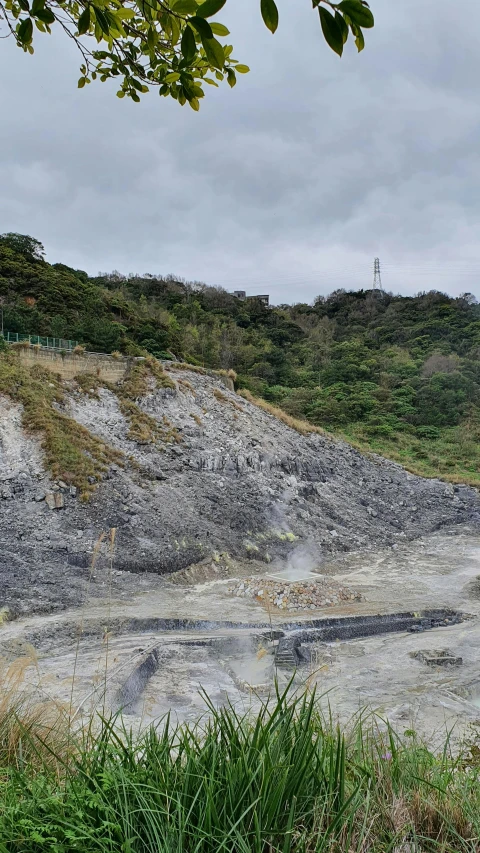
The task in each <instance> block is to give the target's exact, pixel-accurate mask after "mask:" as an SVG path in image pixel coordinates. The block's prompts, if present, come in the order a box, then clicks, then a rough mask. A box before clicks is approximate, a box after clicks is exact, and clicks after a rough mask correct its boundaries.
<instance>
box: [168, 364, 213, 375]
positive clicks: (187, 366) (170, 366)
mask: <svg viewBox="0 0 480 853" xmlns="http://www.w3.org/2000/svg"><path fill="white" fill-rule="evenodd" d="M165 369H166V370H189V371H190V372H191V373H201V374H202V375H203V376H206V375H207V371H206V370H205V368H204V367H200V366H199V365H198V364H189V363H188V362H187V361H171V362H169V363H168V364H167V365H165Z"/></svg>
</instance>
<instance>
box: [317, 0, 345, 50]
mask: <svg viewBox="0 0 480 853" xmlns="http://www.w3.org/2000/svg"><path fill="white" fill-rule="evenodd" d="M318 12H319V15H320V23H321V25H322V32H323V35H324V38H325V41H326V42H327V44H328V46H329V47H331V48H332V50H334V51H335V53H338V55H339V56H341V55H342V53H343V36H342V31H341V29H340V27H339V26H338V24H337V22H336V20H335V18H334V17H333V15H332V14H331V12H329V11H328V10H327V9H325V8H324V7H323V6H319V7H318Z"/></svg>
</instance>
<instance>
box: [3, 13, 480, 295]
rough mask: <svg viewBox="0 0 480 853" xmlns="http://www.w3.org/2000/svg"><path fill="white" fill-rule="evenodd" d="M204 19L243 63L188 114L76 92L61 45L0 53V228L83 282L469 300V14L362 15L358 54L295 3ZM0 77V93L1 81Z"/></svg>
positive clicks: (472, 266)
mask: <svg viewBox="0 0 480 853" xmlns="http://www.w3.org/2000/svg"><path fill="white" fill-rule="evenodd" d="M278 5H279V9H280V26H279V30H278V31H277V33H276V34H275V36H272V35H271V34H270V33H269V32H268V31H267V30H266V29H265V28H264V26H263V23H262V21H261V18H260V13H259V8H258V7H259V0H228V3H227V6H226V8H225V10H224V11H223V12H222V13H220V14H219V15H218V16H217V17H218V19H219V20H221V21H222V22H224V23H226V24H227V25H228V26H229V27H230V29H231V32H232V41H233V43H234V45H235V52H234V55H235V57H236V58H237V59H239V60H241V61H242V62H245V63H247V64H248V65H250V67H251V69H252V70H251V73H250V74H249V75H246V76H241V77H240V76H239V82H238V84H237V86H236V88H235V89H234V90H230V88H229V87H227V86H225V87H223V88H221V89H218V90H216V89H213V88H211V89H210V88H209V89H208V92H207V97H206V98H205V99H204V101H203V103H202V108H201V111H200V113H199V114H196V113H194V112H193V111H192V110H191V109H190V108H189V107H188V106H185V107H184V108H183V109H182V108H180V107H179V106H178V105H177V104H176V103H175V102H174V101H172V100H171V99H168V100H167V99H163V98H161V99H160V98H159V97H158V94H157V93H156V92H152V93H151V94H149V95H148V96H145V98H144V100H143V102H142V103H141V104H140V105H135V104H131V103H130V102H127V101H126V100H123V101H120V100H118V98H116V97H115V94H114V92H115V88H114V87H113V88H112V86H111V85H110V84H103V85H102V84H100V83H97V84H95V83H92V84H91V85H90V86H88V87H86V88H85V89H83V90H78V89H77V88H76V81H77V79H78V76H79V72H78V65H79V64H80V61H79V58H78V56H77V54H76V52H75V50H74V48H73V46H72V45H71V44H70V43H68V42H66V41H65V39H63V38H61V37H60V38H58V37H51V38H48V37H42V36H40V37H39V38H37V47H36V53H35V56H33V57H29V56H28V55H25V54H23V53H22V52H21V51H20V50H18V49H17V48H15V46H14V45H13V43H12V42H11V41H10V40H5V41H2V42H0V79H1V80H2V83H1V84H0V155H1V159H0V163H1V170H2V175H1V181H2V183H1V187H2V191H1V198H0V231H19V232H21V233H28V234H31V235H32V236H34V237H37V238H38V239H40V240H41V241H42V242H43V243H44V245H45V247H46V249H47V257H48V259H49V260H50V261H52V262H53V261H62V262H64V263H67V264H70V265H72V266H75V267H80V268H82V269H86V270H88V272H90V273H92V274H95V273H97V272H98V271H99V270H102V271H107V270H112V269H119V270H121V271H122V272H125V273H128V272H134V271H135V272H140V273H143V272H147V271H148V272H158V273H168V272H174V273H176V274H178V275H181V276H184V277H186V278H189V279H197V280H202V281H206V282H207V283H209V284H217V285H222V286H224V287H226V288H227V289H229V290H232V289H234V288H235V289H236V288H242V289H246V290H247V292H249V293H255V292H266V293H270V294H271V297H272V300H273V301H274V302H276V303H278V302H293V301H300V300H302V301H303V300H305V301H311V300H312V299H313V298H314V297H315V296H316V295H317V294H318V293H328V292H330V291H331V290H333V289H335V288H337V287H346V288H357V287H369V286H371V279H372V275H371V269H372V267H373V258H374V256H377V255H378V256H379V257H380V259H381V263H382V274H383V285H384V287H385V288H386V289H388V290H393V291H395V292H402V293H405V294H409V293H414V292H417V291H419V290H428V289H431V288H435V289H440V290H445V291H448V292H450V293H452V294H458V293H462V292H464V291H471V292H473V293H475V294H476V295H477V297H480V276H479V272H480V245H479V234H480V160H479V150H480V86H479V84H478V80H480V35H478V34H479V33H480V7H479V4H478V3H477V2H476V0H466V2H465V3H464V4H462V6H461V7H459V6H458V4H457V5H455V4H452V3H449V2H447V0H435V2H434V0H421V2H418V3H414V2H413V0H396V2H394V0H383V2H382V0H371V6H372V9H373V11H374V13H375V17H376V26H375V29H374V30H373V31H369V32H367V33H366V36H367V38H366V41H367V46H366V49H365V51H364V52H363V53H362V54H360V55H358V54H357V53H356V51H355V49H354V46H353V44H352V45H347V47H349V48H350V49H349V50H347V51H346V54H345V55H344V57H343V58H342V59H341V60H340V59H338V57H336V56H335V55H334V54H333V53H332V52H331V51H330V50H329V49H328V48H327V47H326V45H325V43H324V42H323V38H322V36H321V31H320V26H319V21H318V15H317V14H316V13H315V12H313V10H312V8H311V4H310V2H309V0H278ZM7 80H8V83H7Z"/></svg>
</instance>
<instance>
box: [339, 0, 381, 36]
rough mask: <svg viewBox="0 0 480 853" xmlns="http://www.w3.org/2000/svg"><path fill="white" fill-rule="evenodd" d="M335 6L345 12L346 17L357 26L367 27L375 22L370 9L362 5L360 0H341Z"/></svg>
mask: <svg viewBox="0 0 480 853" xmlns="http://www.w3.org/2000/svg"><path fill="white" fill-rule="evenodd" d="M337 8H338V9H340V11H342V12H346V14H347V15H348V17H349V18H351V19H352V22H353V23H354V24H358V26H359V27H365V28H366V29H369V28H370V27H373V25H374V23H375V22H374V19H373V15H372V13H371V11H370V9H368V8H367V7H366V6H364V5H363V3H360V0H342V2H341V3H339V4H338V7H337Z"/></svg>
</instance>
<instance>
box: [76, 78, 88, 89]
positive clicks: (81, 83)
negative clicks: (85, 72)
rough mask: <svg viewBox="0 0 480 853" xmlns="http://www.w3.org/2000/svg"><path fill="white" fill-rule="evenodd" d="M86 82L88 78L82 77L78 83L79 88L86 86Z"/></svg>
mask: <svg viewBox="0 0 480 853" xmlns="http://www.w3.org/2000/svg"><path fill="white" fill-rule="evenodd" d="M86 82H87V78H86V77H80V80H79V81H78V83H77V85H78V88H79V89H83V87H84V86H85V83H86Z"/></svg>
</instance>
